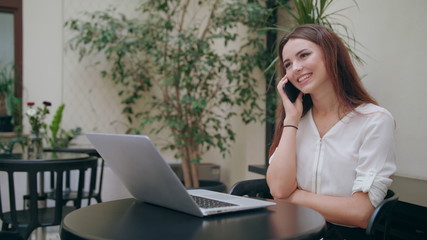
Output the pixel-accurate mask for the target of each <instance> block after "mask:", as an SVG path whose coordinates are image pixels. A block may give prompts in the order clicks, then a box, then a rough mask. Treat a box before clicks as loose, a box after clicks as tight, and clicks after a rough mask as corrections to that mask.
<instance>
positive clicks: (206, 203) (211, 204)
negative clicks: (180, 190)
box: [191, 195, 238, 208]
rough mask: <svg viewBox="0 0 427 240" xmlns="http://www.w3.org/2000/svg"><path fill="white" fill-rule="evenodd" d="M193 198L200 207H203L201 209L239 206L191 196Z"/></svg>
mask: <svg viewBox="0 0 427 240" xmlns="http://www.w3.org/2000/svg"><path fill="white" fill-rule="evenodd" d="M191 197H192V198H193V200H194V201H195V202H196V204H197V205H199V207H201V208H217V207H232V206H238V205H237V204H233V203H228V202H222V201H219V200H213V199H209V198H204V197H199V196H193V195H191Z"/></svg>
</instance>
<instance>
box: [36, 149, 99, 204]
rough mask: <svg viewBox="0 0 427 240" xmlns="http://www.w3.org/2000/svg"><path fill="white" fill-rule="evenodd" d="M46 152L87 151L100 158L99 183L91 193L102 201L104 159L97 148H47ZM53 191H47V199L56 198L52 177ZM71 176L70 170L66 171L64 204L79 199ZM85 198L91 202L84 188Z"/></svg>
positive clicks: (97, 200)
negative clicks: (72, 185) (72, 186)
mask: <svg viewBox="0 0 427 240" xmlns="http://www.w3.org/2000/svg"><path fill="white" fill-rule="evenodd" d="M44 151H45V152H71V153H85V154H88V155H89V156H93V157H96V158H98V165H99V170H100V171H99V176H97V184H96V187H95V190H94V192H93V193H92V194H91V198H93V199H95V200H96V202H97V203H100V202H102V198H101V193H102V182H103V179H104V165H105V163H104V159H102V158H101V156H100V155H99V153H98V152H97V151H96V150H95V149H80V148H53V149H45V150H44ZM50 182H51V191H50V192H48V193H47V195H46V197H47V199H52V200H55V187H54V180H53V179H52V178H51V181H50ZM70 182H71V176H70V172H69V171H68V172H66V179H65V189H64V195H63V196H62V199H63V200H64V204H67V202H69V201H73V202H74V204H75V201H76V200H77V191H76V190H72V189H71V183H70ZM83 199H88V200H89V202H88V205H90V203H91V199H89V192H88V191H85V190H83Z"/></svg>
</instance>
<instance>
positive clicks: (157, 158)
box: [86, 133, 275, 217]
mask: <svg viewBox="0 0 427 240" xmlns="http://www.w3.org/2000/svg"><path fill="white" fill-rule="evenodd" d="M86 136H87V138H88V139H89V141H90V142H91V143H92V144H93V146H94V147H95V148H96V150H97V151H98V153H99V154H100V155H101V157H102V158H103V159H104V160H105V162H106V163H107V165H108V166H109V167H110V168H111V170H112V171H113V172H114V173H115V174H116V175H117V176H118V177H119V179H120V180H121V181H122V182H123V184H124V185H125V186H126V188H127V189H128V191H129V192H130V193H131V194H132V195H133V196H134V197H135V198H136V199H138V200H142V201H145V202H148V203H151V204H155V205H159V206H163V207H166V208H170V209H174V210H177V211H181V212H185V213H188V214H191V215H195V216H198V217H203V216H208V215H212V214H218V213H225V212H235V211H240V210H248V209H255V208H262V207H267V206H271V205H274V204H275V203H273V202H269V201H263V200H258V199H252V198H247V197H240V196H233V195H229V194H225V193H219V192H214V191H208V190H200V189H194V190H187V189H186V188H185V187H184V186H183V184H182V183H181V181H180V179H179V178H178V177H177V176H176V174H175V173H174V172H173V171H172V169H171V168H170V166H169V165H168V164H167V163H166V161H165V160H164V159H163V157H162V156H161V155H160V153H159V151H158V150H157V149H156V147H155V146H154V145H153V143H152V142H151V140H150V138H149V137H147V136H143V135H126V134H108V133H88V134H86ZM205 199H208V201H207V202H210V201H214V202H216V203H214V204H213V205H210V206H207V207H206V206H205V207H199V206H198V205H197V203H196V201H199V200H202V202H206V200H205Z"/></svg>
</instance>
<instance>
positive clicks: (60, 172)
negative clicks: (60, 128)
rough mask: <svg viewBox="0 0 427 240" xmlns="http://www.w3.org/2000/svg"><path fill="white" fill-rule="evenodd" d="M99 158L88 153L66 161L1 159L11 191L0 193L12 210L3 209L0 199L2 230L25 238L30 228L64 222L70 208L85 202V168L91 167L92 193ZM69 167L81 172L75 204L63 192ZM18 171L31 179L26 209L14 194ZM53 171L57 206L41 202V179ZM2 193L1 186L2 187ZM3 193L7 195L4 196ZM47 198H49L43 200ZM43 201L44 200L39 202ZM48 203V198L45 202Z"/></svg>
mask: <svg viewBox="0 0 427 240" xmlns="http://www.w3.org/2000/svg"><path fill="white" fill-rule="evenodd" d="M97 166H98V162H97V158H96V157H89V158H88V159H85V160H81V159H80V160H66V161H43V162H40V161H37V160H34V161H25V162H19V161H11V162H7V161H3V162H0V172H6V173H7V178H8V186H9V194H8V197H7V196H0V197H1V198H0V199H1V200H3V201H4V202H6V201H8V202H9V204H10V209H9V211H6V210H5V209H3V206H2V201H0V219H1V220H2V222H3V224H2V230H3V231H12V232H13V231H15V232H19V234H20V235H21V236H22V237H23V238H24V239H28V237H29V236H30V234H31V232H32V231H33V230H34V229H36V228H38V227H46V226H57V225H59V224H60V223H61V221H62V219H63V217H64V216H65V215H66V214H68V213H69V212H71V211H73V210H75V209H77V208H80V206H81V204H82V196H83V188H84V185H85V175H86V171H88V170H90V175H89V179H90V183H89V185H90V187H89V196H91V194H92V193H93V190H94V188H95V184H96V171H97ZM67 171H77V172H78V193H77V199H76V205H75V206H65V204H64V200H63V198H62V196H63V190H64V187H63V185H64V181H63V179H64V176H65V172H67ZM16 173H26V174H27V181H28V194H29V200H28V203H27V204H26V206H28V207H27V208H24V209H17V207H16V206H17V204H16V199H17V196H15V193H16V189H15V187H16V186H15V184H16V183H15V175H16ZM45 173H46V174H49V173H50V174H53V175H54V177H55V195H56V196H58V197H55V202H54V204H53V205H54V206H53V207H50V206H39V203H40V199H43V197H41V196H42V195H43V194H40V191H42V186H40V187H38V186H39V185H40V182H39V179H41V177H42V176H43V177H44V174H45ZM0 193H1V189H0ZM3 197H4V199H3ZM44 201H46V200H44ZM40 205H42V204H40ZM44 205H49V202H44Z"/></svg>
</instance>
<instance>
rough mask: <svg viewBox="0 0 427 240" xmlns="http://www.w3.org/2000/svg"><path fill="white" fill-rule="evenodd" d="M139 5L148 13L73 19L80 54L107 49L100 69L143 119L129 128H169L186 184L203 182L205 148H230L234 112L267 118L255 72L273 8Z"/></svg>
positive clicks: (127, 109) (132, 115)
mask: <svg viewBox="0 0 427 240" xmlns="http://www.w3.org/2000/svg"><path fill="white" fill-rule="evenodd" d="M139 10H140V11H141V12H142V15H143V19H142V20H141V19H128V18H127V17H126V16H125V15H120V14H118V13H116V11H115V10H114V9H110V10H106V11H98V12H95V13H86V16H87V17H88V19H89V20H88V21H84V20H81V19H73V20H70V21H68V22H67V24H66V26H68V27H69V28H70V29H71V30H73V31H76V33H77V35H76V37H75V38H73V39H72V41H71V46H72V48H73V49H75V50H77V51H79V53H80V57H81V58H83V57H85V56H88V55H90V54H92V53H103V54H104V56H105V59H106V61H107V62H108V63H109V64H111V65H110V66H108V70H105V71H103V72H102V75H103V76H104V77H107V78H109V79H111V80H113V81H114V83H115V84H117V85H118V89H119V90H118V91H119V95H120V96H121V98H122V104H123V105H124V108H123V113H124V114H126V116H127V118H128V120H129V123H130V124H132V123H134V122H140V123H141V124H140V128H139V127H136V128H132V127H130V128H129V132H133V133H140V132H141V131H140V130H142V131H145V132H150V133H154V134H157V133H160V132H162V131H166V133H167V134H168V140H167V142H166V144H165V146H164V148H166V149H171V150H174V151H175V153H176V154H175V157H176V158H178V159H180V160H181V162H182V169H183V175H184V182H185V185H186V186H187V187H197V186H198V183H199V181H198V174H197V163H198V162H199V161H200V160H201V159H202V155H203V153H205V152H206V151H207V150H209V149H212V148H214V149H218V150H219V151H220V152H221V153H223V154H226V153H227V152H228V151H229V147H230V143H231V142H232V141H234V139H235V132H234V130H233V129H232V127H231V123H230V120H231V118H233V117H234V116H236V115H238V114H240V116H241V118H242V120H243V121H244V122H245V123H250V122H252V121H255V120H257V119H260V118H262V117H264V111H263V109H262V108H261V107H260V106H259V105H258V104H259V100H260V98H262V96H261V94H260V93H258V92H257V91H256V86H257V80H256V79H255V78H254V77H253V76H254V75H253V72H254V71H255V70H256V69H257V67H261V69H263V68H264V67H265V66H266V64H267V63H268V58H266V57H265V56H266V52H267V51H266V48H265V43H264V35H263V34H262V31H261V30H260V29H261V28H263V27H265V22H266V18H267V17H268V16H269V14H270V13H271V9H267V8H265V7H264V6H263V5H262V3H260V2H259V1H248V2H246V1H220V0H217V1H206V0H205V1H194V0H187V1H166V2H165V1H156V0H150V1H146V2H145V3H143V4H142V5H141V7H140V8H139ZM240 27H244V29H245V31H243V34H242V31H239V30H238V28H240ZM214 45H215V47H214ZM230 45H238V47H234V48H233V47H230ZM219 49H222V50H219ZM144 106H145V108H144ZM236 106H239V107H242V108H243V110H242V111H241V112H238V113H236V112H235V109H234V107H236ZM148 126H150V127H149V128H148Z"/></svg>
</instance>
